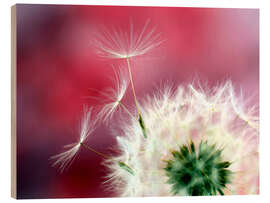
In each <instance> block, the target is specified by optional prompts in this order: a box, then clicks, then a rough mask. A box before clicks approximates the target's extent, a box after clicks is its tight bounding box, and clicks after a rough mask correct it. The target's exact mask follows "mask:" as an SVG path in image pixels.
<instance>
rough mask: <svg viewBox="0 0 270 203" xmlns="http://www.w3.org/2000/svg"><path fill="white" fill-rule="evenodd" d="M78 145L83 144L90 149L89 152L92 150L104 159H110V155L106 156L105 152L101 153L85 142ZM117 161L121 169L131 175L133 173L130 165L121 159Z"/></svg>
mask: <svg viewBox="0 0 270 203" xmlns="http://www.w3.org/2000/svg"><path fill="white" fill-rule="evenodd" d="M80 145H81V146H83V147H84V148H85V149H87V150H90V151H91V152H94V153H96V154H97V155H99V156H102V157H103V158H105V159H112V157H110V156H108V155H106V154H103V153H101V152H98V151H97V150H95V149H93V148H92V147H90V146H89V145H87V144H85V143H80ZM117 163H118V165H119V166H120V167H121V168H122V169H124V170H126V171H127V172H128V173H130V174H131V175H134V171H133V169H132V168H131V167H130V166H128V165H127V164H126V163H124V162H122V161H117Z"/></svg>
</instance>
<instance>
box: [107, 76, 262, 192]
mask: <svg viewBox="0 0 270 203" xmlns="http://www.w3.org/2000/svg"><path fill="white" fill-rule="evenodd" d="M236 101H237V102H236ZM238 109H241V111H239V110H238ZM252 109H253V108H252V107H247V106H246V105H245V104H244V103H242V102H240V101H239V99H238V98H237V96H236V94H235V93H234V90H233V85H232V83H231V82H230V81H228V82H225V83H223V84H220V85H218V86H216V87H214V88H212V89H204V88H202V87H201V86H199V87H195V85H189V86H179V87H178V88H177V89H176V90H173V89H172V88H170V87H167V88H165V90H164V91H159V93H158V94H155V95H154V96H148V97H147V99H146V100H145V101H144V102H142V103H141V104H140V110H141V113H142V117H143V119H144V122H145V126H146V132H147V139H145V138H144V137H143V135H142V131H141V129H140V126H139V125H138V123H137V122H136V121H134V120H133V119H131V120H130V121H127V122H126V123H125V124H122V126H121V132H118V133H117V134H116V137H117V148H118V149H119V153H118V155H117V156H115V157H114V158H113V159H114V160H117V161H123V162H125V163H126V164H128V165H129V166H130V167H131V168H132V169H133V171H134V175H130V174H128V173H127V172H126V171H124V170H122V169H121V168H120V167H119V166H117V164H115V162H113V161H111V160H107V162H106V161H105V165H106V166H107V167H108V168H109V170H110V173H109V175H108V177H107V178H108V184H110V186H111V187H112V188H114V191H115V192H116V193H118V194H119V195H120V196H170V195H173V193H172V192H171V191H172V184H171V183H168V179H169V177H168V174H166V171H165V170H164V168H166V167H167V166H168V165H167V161H170V160H173V154H172V152H173V151H177V150H179V147H181V146H184V145H188V143H190V141H191V140H192V141H193V142H194V147H195V150H196V151H199V150H198V149H199V146H200V143H201V142H207V145H208V146H215V149H216V150H217V151H220V152H221V154H220V157H219V158H218V159H217V160H220V161H221V162H226V163H227V162H228V163H231V164H230V165H229V166H228V165H225V166H226V167H228V168H226V170H227V169H228V170H229V171H230V172H231V175H230V177H229V178H228V179H227V182H226V186H225V187H222V191H221V192H220V193H224V194H257V193H258V177H259V174H258V134H259V133H258V128H257V126H258V117H257V115H256V114H255V111H253V110H252ZM239 112H241V117H240V116H239ZM242 118H245V120H246V121H248V122H243V119H242ZM251 124H252V125H251ZM255 126H256V127H255ZM121 133H122V134H121ZM207 145H206V146H207ZM198 163H199V162H198ZM215 163H216V162H215ZM174 167H176V168H177V167H180V165H178V166H177V164H176V165H175V166H174ZM198 168H201V166H200V165H198ZM224 170H225V169H224ZM222 171H223V170H222ZM212 174H213V176H212V177H218V175H219V173H218V172H214V171H213V173H212ZM214 179H216V178H214ZM201 181H202V179H200V178H198V179H194V182H193V183H192V184H193V185H196V184H200V183H201ZM188 194H189V193H188V190H186V189H179V191H177V195H188Z"/></svg>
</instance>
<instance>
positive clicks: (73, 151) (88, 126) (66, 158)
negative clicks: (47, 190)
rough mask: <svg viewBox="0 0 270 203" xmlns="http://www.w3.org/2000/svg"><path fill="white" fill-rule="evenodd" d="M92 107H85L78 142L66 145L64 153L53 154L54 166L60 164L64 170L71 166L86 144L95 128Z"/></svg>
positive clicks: (60, 168) (61, 169)
mask: <svg viewBox="0 0 270 203" xmlns="http://www.w3.org/2000/svg"><path fill="white" fill-rule="evenodd" d="M91 113H92V108H87V107H84V111H83V116H82V119H81V123H80V132H79V135H80V137H79V139H78V141H77V142H75V143H72V144H69V145H65V146H64V148H65V149H68V150H66V151H64V152H62V153H59V154H57V155H54V156H52V157H51V158H50V159H51V160H55V162H54V163H53V166H57V165H58V166H59V170H60V171H61V172H63V171H64V170H65V169H67V168H69V167H70V166H71V164H72V162H73V160H74V159H75V157H76V155H77V153H78V151H79V150H80V147H81V146H82V144H84V142H85V140H86V139H87V137H88V136H89V135H90V134H91V133H92V132H93V131H94V129H95V121H92V120H91Z"/></svg>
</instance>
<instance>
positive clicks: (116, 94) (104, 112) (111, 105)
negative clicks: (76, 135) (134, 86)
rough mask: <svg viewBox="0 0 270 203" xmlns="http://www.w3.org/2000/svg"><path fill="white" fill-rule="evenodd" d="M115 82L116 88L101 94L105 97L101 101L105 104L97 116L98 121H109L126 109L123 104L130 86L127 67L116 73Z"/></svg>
mask: <svg viewBox="0 0 270 203" xmlns="http://www.w3.org/2000/svg"><path fill="white" fill-rule="evenodd" d="M114 80H115V82H114V84H115V88H108V89H106V90H104V91H103V92H101V94H102V96H103V98H101V99H102V100H103V101H105V104H104V105H103V107H102V109H101V110H100V112H99V114H98V115H97V120H102V121H109V120H110V119H111V118H112V117H113V115H114V113H115V112H116V111H117V109H119V110H121V109H122V108H125V107H123V104H122V103H121V102H122V99H123V97H124V96H125V93H126V91H127V88H128V86H129V78H128V73H127V71H126V69H125V67H120V68H119V72H115V78H114ZM121 107H122V108H121Z"/></svg>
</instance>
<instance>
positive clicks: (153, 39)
mask: <svg viewBox="0 0 270 203" xmlns="http://www.w3.org/2000/svg"><path fill="white" fill-rule="evenodd" d="M149 23H150V20H147V21H146V23H145V25H144V26H143V28H142V30H141V31H140V32H135V31H134V28H133V23H132V22H131V23H130V27H129V32H126V31H123V30H121V29H119V30H117V29H115V28H113V29H112V30H106V29H104V30H103V32H100V33H98V35H97V36H96V40H95V41H94V45H95V47H96V50H97V53H98V55H99V56H101V57H108V58H131V57H135V56H139V55H143V54H146V53H147V52H149V51H150V50H152V49H154V48H155V47H157V46H159V45H160V44H161V43H162V42H163V41H164V40H162V39H161V34H160V33H155V31H156V30H155V28H150V27H149Z"/></svg>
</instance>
